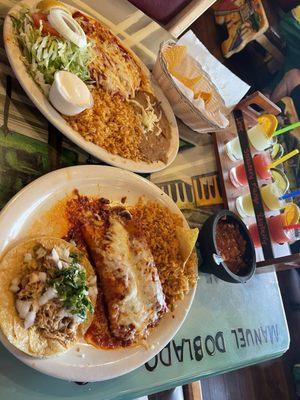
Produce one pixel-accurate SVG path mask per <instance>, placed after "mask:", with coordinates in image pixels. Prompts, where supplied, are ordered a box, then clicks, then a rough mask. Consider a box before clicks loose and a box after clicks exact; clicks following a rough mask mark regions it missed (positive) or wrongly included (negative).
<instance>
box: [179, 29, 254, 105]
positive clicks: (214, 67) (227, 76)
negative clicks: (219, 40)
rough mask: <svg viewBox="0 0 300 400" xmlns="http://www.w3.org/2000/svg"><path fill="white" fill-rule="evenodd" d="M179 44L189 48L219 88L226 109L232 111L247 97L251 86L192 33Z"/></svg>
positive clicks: (188, 33)
mask: <svg viewBox="0 0 300 400" xmlns="http://www.w3.org/2000/svg"><path fill="white" fill-rule="evenodd" d="M177 44H179V45H184V46H186V47H187V49H188V53H189V55H191V56H192V57H193V58H194V59H195V60H196V61H197V62H198V63H199V64H200V66H201V67H202V69H203V70H204V71H205V72H206V73H207V74H208V75H209V77H210V79H211V81H212V82H213V83H214V84H215V86H216V87H217V88H218V91H219V93H220V95H221V97H222V98H223V100H224V102H225V105H226V107H227V108H228V109H229V111H231V110H232V109H233V107H234V106H235V105H236V104H237V103H239V102H240V100H241V99H242V98H243V97H244V96H245V94H246V93H247V92H248V90H249V89H250V86H249V85H247V83H245V82H244V81H242V80H241V79H240V78H238V77H237V76H236V75H235V74H234V73H232V72H231V71H230V70H229V69H228V68H226V67H225V66H224V65H223V64H221V63H220V61H218V60H217V59H216V58H215V57H214V56H213V55H212V54H211V53H210V52H209V51H208V50H207V48H206V47H205V46H204V45H203V44H202V43H201V42H200V40H199V39H198V38H197V37H196V36H195V35H194V33H193V32H192V31H188V32H187V33H185V34H184V35H183V36H182V37H181V38H180V39H179V40H178V42H177Z"/></svg>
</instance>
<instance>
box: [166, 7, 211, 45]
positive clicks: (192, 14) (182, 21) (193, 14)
mask: <svg viewBox="0 0 300 400" xmlns="http://www.w3.org/2000/svg"><path fill="white" fill-rule="evenodd" d="M215 2H216V0H193V1H192V2H191V3H190V4H188V5H187V6H186V7H185V8H184V9H183V10H182V11H181V12H180V13H178V14H177V15H176V17H174V18H173V19H172V21H170V22H169V23H168V24H167V25H166V26H165V28H166V29H167V30H168V31H169V33H170V34H171V35H173V36H175V37H176V38H178V37H179V36H180V35H181V34H182V33H183V32H184V31H185V30H186V29H187V28H188V27H189V26H191V25H192V23H193V22H194V21H196V19H197V18H199V17H200V15H202V14H203V13H204V12H205V11H206V10H207V9H208V8H209V7H210V6H211V5H213V4H214V3H215Z"/></svg>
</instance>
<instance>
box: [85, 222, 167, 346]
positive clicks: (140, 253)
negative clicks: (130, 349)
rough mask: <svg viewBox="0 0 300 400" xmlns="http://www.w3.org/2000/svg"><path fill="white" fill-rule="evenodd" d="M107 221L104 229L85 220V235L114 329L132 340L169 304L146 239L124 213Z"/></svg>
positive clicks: (121, 338)
mask: <svg viewBox="0 0 300 400" xmlns="http://www.w3.org/2000/svg"><path fill="white" fill-rule="evenodd" d="M125 221H126V220H125ZM108 224H109V225H108V228H107V230H106V231H105V232H103V229H99V228H97V227H96V226H95V225H94V224H89V223H88V224H85V225H84V226H83V228H82V229H83V237H84V240H85V242H86V244H87V246H88V249H89V250H90V252H91V256H92V259H93V260H94V265H95V267H96V269H97V272H98V274H99V277H100V280H101V284H102V287H103V293H104V298H105V302H106V306H107V316H108V320H109V324H110V330H111V333H112V334H113V336H114V337H116V338H117V339H120V340H122V341H124V342H129V341H133V340H134V339H137V338H138V337H142V338H143V337H145V335H146V331H147V329H148V328H149V327H150V326H154V325H155V324H156V322H157V321H158V320H159V319H160V318H161V316H162V315H163V314H164V313H165V312H166V311H167V306H166V302H165V296H164V294H163V291H162V286H161V282H160V279H159V276H158V272H157V269H156V266H155V263H154V260H153V256H152V254H151V251H150V249H149V247H148V245H147V243H146V242H145V240H141V239H140V238H139V234H138V232H134V231H132V229H131V232H129V230H128V229H126V225H125V223H124V221H122V217H118V216H112V217H110V218H109V220H108Z"/></svg>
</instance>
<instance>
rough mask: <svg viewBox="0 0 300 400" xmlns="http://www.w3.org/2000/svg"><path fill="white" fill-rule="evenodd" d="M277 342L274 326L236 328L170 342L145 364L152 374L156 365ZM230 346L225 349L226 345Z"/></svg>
mask: <svg viewBox="0 0 300 400" xmlns="http://www.w3.org/2000/svg"><path fill="white" fill-rule="evenodd" d="M278 340H279V333H278V326H277V324H274V325H265V326H260V327H259V328H255V329H249V328H236V329H231V331H229V332H228V334H226V335H225V334H224V332H222V331H219V332H217V333H216V334H214V335H207V336H196V337H194V338H193V339H186V338H182V339H181V340H178V339H174V340H172V341H171V342H170V343H169V344H168V345H167V346H166V347H165V348H164V349H163V350H162V351H161V352H160V353H159V354H157V355H156V356H155V357H154V358H153V359H152V360H150V361H149V362H148V363H146V364H145V367H146V369H147V370H148V371H150V372H152V371H154V370H155V369H156V367H157V366H158V365H163V366H165V367H170V366H172V365H173V364H174V363H176V362H180V363H181V362H183V361H184V360H191V361H193V360H194V361H201V360H202V359H203V358H204V357H206V356H208V357H212V356H215V355H217V354H221V353H227V352H230V350H234V351H235V350H243V348H246V347H257V346H259V347H260V346H265V345H273V344H274V343H277V342H278ZM229 341H230V344H231V346H230V347H229V346H228V344H229Z"/></svg>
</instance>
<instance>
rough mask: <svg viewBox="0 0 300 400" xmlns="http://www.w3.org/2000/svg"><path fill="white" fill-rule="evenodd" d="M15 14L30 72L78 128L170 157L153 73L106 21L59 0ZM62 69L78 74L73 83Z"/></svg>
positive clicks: (135, 155) (115, 149)
mask: <svg viewBox="0 0 300 400" xmlns="http://www.w3.org/2000/svg"><path fill="white" fill-rule="evenodd" d="M11 18H12V21H13V27H14V33H15V35H16V39H17V41H18V43H19V47H20V50H21V52H22V56H23V60H24V63H25V65H26V67H27V69H28V72H29V74H30V75H31V76H32V78H33V79H34V81H35V82H36V83H37V84H38V85H39V86H40V88H41V90H42V91H43V93H44V94H45V96H47V97H48V98H49V100H50V102H51V103H52V105H53V106H54V107H55V108H56V109H57V110H58V111H59V112H60V113H61V114H62V116H63V117H64V119H65V120H66V122H67V123H68V124H69V125H70V126H71V128H72V129H73V130H75V131H76V132H78V133H79V134H80V135H81V136H82V137H83V138H84V139H85V140H86V141H89V142H92V143H94V144H95V145H97V146H100V147H102V148H104V149H105V150H106V151H107V152H109V153H111V154H114V155H118V156H121V157H123V158H126V159H129V160H132V161H143V162H146V163H152V162H156V161H162V162H164V163H167V161H168V153H169V149H170V145H171V127H170V123H169V121H168V119H167V117H166V115H165V112H164V110H163V108H162V106H161V104H160V102H159V101H158V100H157V98H156V97H155V95H154V90H153V87H152V84H151V81H150V77H149V72H148V71H147V69H146V67H145V66H144V65H142V63H141V62H140V60H139V59H138V58H137V57H136V56H135V55H134V54H133V53H132V52H131V51H130V50H128V49H126V48H125V47H124V46H123V44H122V43H121V41H120V40H119V39H118V38H117V37H116V36H115V35H114V34H113V33H112V32H111V31H110V30H109V29H108V28H107V27H106V26H105V25H104V24H103V23H101V22H99V21H96V20H94V19H93V18H91V17H89V16H87V15H85V14H83V13H82V12H80V11H75V12H74V11H73V9H72V8H69V7H68V6H67V5H65V4H64V3H61V2H59V1H56V0H42V1H41V2H39V3H38V4H37V5H36V6H35V7H34V8H32V9H22V10H21V11H20V12H19V13H18V15H13V16H11ZM62 73H64V74H67V73H70V74H74V75H75V76H73V78H71V75H68V77H69V78H68V82H73V86H70V85H69V84H68V87H69V89H67V83H68V82H62V79H60V78H61V76H60V74H62ZM66 79H67V78H65V80H66ZM76 81H77V82H76ZM80 81H81V82H80ZM80 88H81V89H80ZM71 89H73V90H71ZM75 89H76V90H75ZM77 89H78V90H77ZM79 89H80V90H79ZM87 90H89V92H90V93H87ZM71 93H72V96H70V94H71ZM198 95H199V96H200V94H199V93H195V96H198ZM83 97H84V98H83ZM90 97H92V98H93V101H90Z"/></svg>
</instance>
